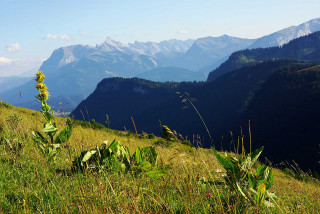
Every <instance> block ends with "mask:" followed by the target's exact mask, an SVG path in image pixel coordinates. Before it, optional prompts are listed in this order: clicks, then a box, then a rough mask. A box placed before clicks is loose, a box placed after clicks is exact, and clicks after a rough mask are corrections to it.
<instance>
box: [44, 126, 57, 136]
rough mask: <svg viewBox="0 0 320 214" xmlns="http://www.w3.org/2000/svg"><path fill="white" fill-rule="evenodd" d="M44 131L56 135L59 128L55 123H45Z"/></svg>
mask: <svg viewBox="0 0 320 214" xmlns="http://www.w3.org/2000/svg"><path fill="white" fill-rule="evenodd" d="M42 131H43V132H44V133H48V134H52V135H54V134H55V133H56V132H57V131H58V129H57V128H56V124H55V123H45V124H44V126H43V129H42Z"/></svg>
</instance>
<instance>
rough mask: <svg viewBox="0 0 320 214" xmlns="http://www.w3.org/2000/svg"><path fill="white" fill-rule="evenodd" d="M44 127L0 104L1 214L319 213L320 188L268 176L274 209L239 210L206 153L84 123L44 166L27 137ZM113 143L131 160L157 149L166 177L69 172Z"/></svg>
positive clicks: (31, 115)
mask: <svg viewBox="0 0 320 214" xmlns="http://www.w3.org/2000/svg"><path fill="white" fill-rule="evenodd" d="M43 120H44V119H43V117H42V116H41V114H40V113H39V112H35V111H32V110H27V109H23V108H18V107H10V106H8V105H6V104H4V103H0V128H1V129H0V137H1V146H0V168H1V170H0V201H1V202H0V213H1V212H4V213H22V212H23V213H34V212H40V213H165V212H167V213H253V212H257V213H259V212H262V213H265V212H267V213H317V212H318V211H319V210H320V186H319V184H318V183H317V182H316V181H312V180H310V179H309V182H305V181H299V180H295V179H294V178H293V177H291V176H289V175H287V174H285V173H283V172H282V171H280V170H277V169H274V170H273V173H274V175H273V177H274V185H273V186H272V188H271V192H274V193H275V194H276V195H277V196H278V198H279V199H278V200H276V205H275V206H274V207H271V208H266V207H259V206H254V205H252V206H244V205H242V204H241V203H240V202H241V201H240V199H239V198H234V197H232V194H233V193H232V192H229V191H228V187H227V186H226V185H215V184H213V182H214V181H217V180H219V179H221V176H222V175H223V173H224V172H223V170H222V169H223V168H222V167H221V165H220V164H219V163H218V161H217V160H216V158H215V157H214V155H213V153H212V151H211V150H208V149H200V148H191V147H189V146H186V145H183V144H181V143H176V142H172V143H163V142H164V141H163V140H161V139H160V138H157V137H155V138H153V139H147V138H144V137H142V136H135V135H133V134H131V133H130V132H120V131H115V130H109V129H106V128H102V129H93V128H90V127H87V128H85V127H84V123H82V125H79V124H80V123H76V124H75V125H74V129H73V133H72V136H71V138H70V140H69V141H68V143H67V144H65V145H64V147H63V149H62V152H61V154H60V155H59V156H58V158H57V160H56V163H55V164H54V163H51V164H48V163H47V162H46V161H45V159H44V157H43V156H42V155H41V154H40V152H39V150H38V149H37V148H36V146H35V144H34V143H33V142H32V141H31V135H30V132H31V131H32V130H41V129H42V124H43V123H42V122H43ZM55 122H56V123H57V127H62V126H63V125H64V123H65V122H66V119H65V118H57V117H56V118H55ZM96 127H97V126H96ZM3 137H6V139H8V140H9V141H10V142H11V144H12V145H13V149H10V148H9V147H8V145H7V144H5V142H4V138H3ZM113 139H117V140H118V141H119V142H120V143H121V144H123V145H125V146H128V147H129V149H130V151H131V153H132V152H133V151H134V150H135V148H137V147H138V146H139V147H144V146H150V145H152V146H156V150H157V151H158V154H159V159H158V164H160V165H161V164H168V165H169V166H170V168H171V169H168V171H167V175H166V176H164V177H162V178H158V179H151V178H148V177H146V176H144V175H141V176H134V175H132V174H130V173H114V172H112V171H102V172H90V171H85V172H84V173H80V172H72V171H71V170H70V168H71V165H72V161H73V159H74V158H75V157H77V156H79V154H80V152H81V151H82V150H84V149H90V148H94V147H95V146H98V145H100V144H101V143H102V142H103V141H105V140H108V141H109V142H111V141H112V140H113ZM253 143H254V142H253ZM14 145H16V147H15V146H14ZM18 145H21V148H20V146H18ZM231 155H233V156H237V155H235V154H231ZM220 170H222V172H220ZM202 177H203V178H205V179H201V178H202ZM203 180H208V181H210V182H201V181H203Z"/></svg>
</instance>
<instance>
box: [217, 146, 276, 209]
mask: <svg viewBox="0 0 320 214" xmlns="http://www.w3.org/2000/svg"><path fill="white" fill-rule="evenodd" d="M211 149H212V151H213V153H214V155H215V157H216V158H217V160H218V161H219V162H220V164H221V165H222V167H223V168H224V169H225V170H226V174H225V176H224V181H225V183H226V185H227V186H228V187H229V189H230V191H231V192H234V193H235V195H234V198H235V199H236V198H238V199H240V200H241V201H242V202H241V204H243V205H244V204H248V203H249V204H248V206H249V205H250V204H254V205H258V206H262V205H264V206H267V207H273V206H274V204H273V201H274V200H275V199H276V196H275V195H274V194H273V193H270V192H269V191H268V190H269V189H270V188H271V186H272V185H273V176H272V169H270V168H268V167H267V166H265V165H261V166H259V167H258V168H257V169H256V170H255V172H253V166H254V164H255V162H256V161H257V160H258V157H259V156H260V155H261V153H262V150H263V147H261V148H260V149H257V150H256V151H254V152H252V153H251V154H248V155H247V156H245V155H241V156H240V157H239V158H235V157H230V156H226V157H225V158H224V157H222V156H221V155H219V154H218V152H217V151H216V150H215V149H214V148H213V147H211Z"/></svg>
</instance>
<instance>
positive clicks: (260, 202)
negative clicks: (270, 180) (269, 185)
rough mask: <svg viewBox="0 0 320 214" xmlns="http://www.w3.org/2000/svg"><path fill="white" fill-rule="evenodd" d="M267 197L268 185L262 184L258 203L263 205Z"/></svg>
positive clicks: (258, 194)
mask: <svg viewBox="0 0 320 214" xmlns="http://www.w3.org/2000/svg"><path fill="white" fill-rule="evenodd" d="M265 195H266V184H265V183H261V184H260V185H259V186H258V190H257V195H256V203H257V204H259V205H261V204H262V202H264V199H265Z"/></svg>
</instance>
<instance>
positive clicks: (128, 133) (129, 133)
mask: <svg viewBox="0 0 320 214" xmlns="http://www.w3.org/2000/svg"><path fill="white" fill-rule="evenodd" d="M133 135H134V134H133V132H132V131H131V130H128V131H127V134H126V136H128V137H129V136H133Z"/></svg>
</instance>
